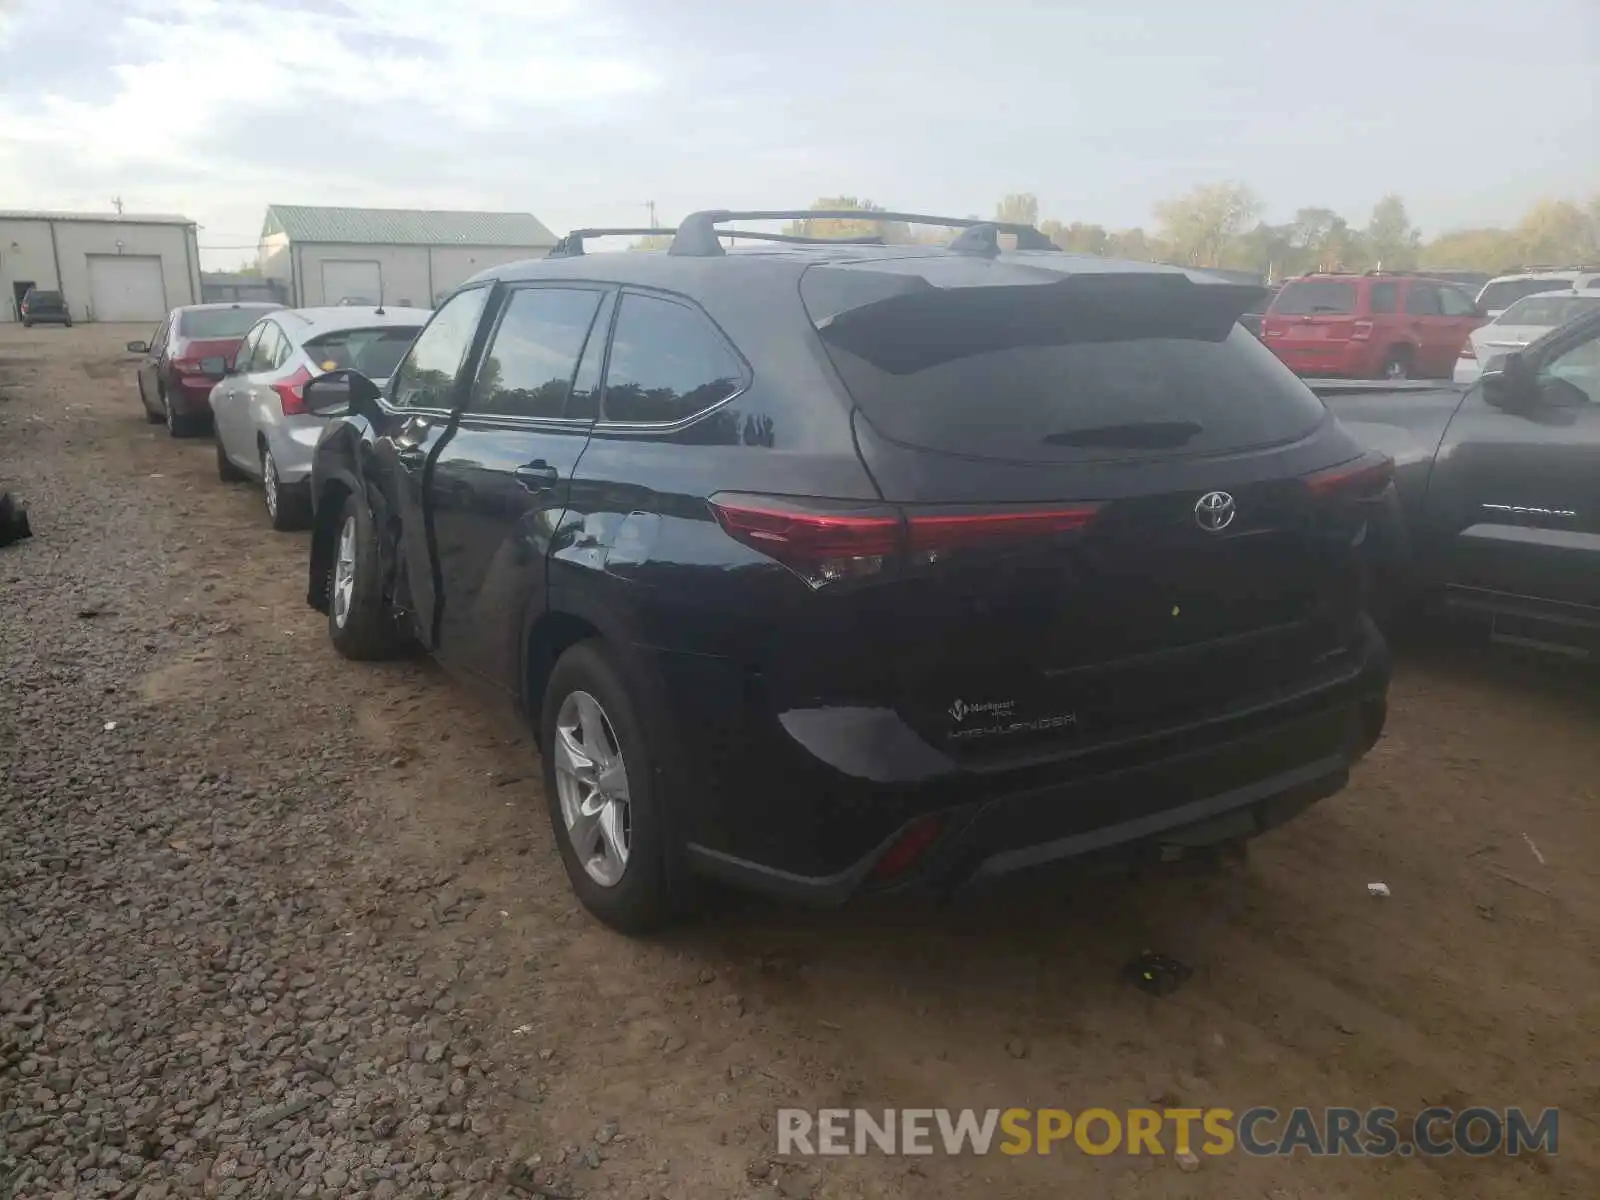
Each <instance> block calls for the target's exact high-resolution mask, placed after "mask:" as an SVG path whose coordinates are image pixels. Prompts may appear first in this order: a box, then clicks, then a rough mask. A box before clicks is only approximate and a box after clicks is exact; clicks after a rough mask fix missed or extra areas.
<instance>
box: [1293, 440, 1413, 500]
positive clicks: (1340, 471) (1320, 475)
mask: <svg viewBox="0 0 1600 1200" xmlns="http://www.w3.org/2000/svg"><path fill="white" fill-rule="evenodd" d="M1393 479H1394V459H1392V458H1390V457H1389V456H1388V455H1386V454H1378V453H1376V452H1374V453H1371V454H1365V455H1362V456H1361V457H1360V458H1357V459H1353V460H1352V461H1350V462H1347V463H1340V464H1339V465H1338V466H1337V467H1330V468H1328V469H1327V470H1326V471H1318V472H1316V473H1315V474H1313V475H1307V476H1306V477H1305V481H1306V487H1307V488H1309V489H1310V491H1311V494H1312V495H1313V496H1315V497H1316V498H1318V499H1327V500H1332V499H1348V500H1369V499H1372V498H1373V497H1375V496H1377V495H1379V494H1381V493H1382V492H1383V489H1384V488H1386V487H1388V486H1389V484H1390V483H1391V482H1392V481H1393Z"/></svg>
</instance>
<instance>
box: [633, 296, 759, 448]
mask: <svg viewBox="0 0 1600 1200" xmlns="http://www.w3.org/2000/svg"><path fill="white" fill-rule="evenodd" d="M743 379H744V370H743V367H742V365H741V364H740V362H739V360H738V359H737V358H735V357H734V355H733V352H732V351H731V350H729V349H728V347H727V345H726V344H725V343H724V342H723V340H722V337H721V335H719V334H718V333H717V331H716V329H715V327H714V326H713V325H712V324H711V322H710V320H709V319H708V318H707V317H705V316H704V315H703V314H702V313H700V312H698V311H697V310H695V309H693V308H690V307H689V306H688V305H686V304H679V303H677V302H675V301H671V300H662V299H658V298H657V297H654V296H641V295H638V294H634V293H629V294H626V295H624V296H623V297H622V309H621V311H620V312H618V314H617V328H616V332H615V333H613V334H612V336H611V363H610V366H609V367H607V369H606V388H605V400H604V410H605V419H606V420H608V421H635V422H645V423H649V424H666V423H669V422H673V421H681V420H684V419H685V418H687V417H692V416H694V415H695V414H696V413H699V412H704V411H705V410H706V409H708V408H710V407H712V406H713V405H715V404H720V403H721V402H722V401H724V400H726V399H727V398H728V397H729V396H731V395H733V394H734V393H735V392H737V391H738V390H739V388H740V387H741V386H742V385H743Z"/></svg>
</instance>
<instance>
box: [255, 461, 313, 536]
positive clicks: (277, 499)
mask: <svg viewBox="0 0 1600 1200" xmlns="http://www.w3.org/2000/svg"><path fill="white" fill-rule="evenodd" d="M261 494H262V497H263V499H264V500H265V501H266V505H267V519H268V520H270V521H271V522H272V527H273V528H274V529H276V530H277V531H278V532H279V533H288V532H289V531H291V530H295V529H304V528H305V527H306V526H307V525H308V524H309V523H310V521H311V496H310V493H309V492H308V490H307V488H306V486H305V485H303V484H286V483H284V482H283V480H281V479H279V478H278V464H277V462H276V461H275V460H274V459H273V457H272V451H271V450H270V449H268V448H267V447H266V446H263V447H262V448H261Z"/></svg>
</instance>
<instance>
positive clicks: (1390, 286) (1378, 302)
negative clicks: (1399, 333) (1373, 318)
mask: <svg viewBox="0 0 1600 1200" xmlns="http://www.w3.org/2000/svg"><path fill="white" fill-rule="evenodd" d="M1399 300H1400V285H1399V284H1398V283H1375V284H1373V285H1372V289H1371V290H1370V291H1369V292H1368V293H1367V311H1368V312H1370V313H1392V312H1394V311H1395V308H1396V306H1397V305H1398V303H1399Z"/></svg>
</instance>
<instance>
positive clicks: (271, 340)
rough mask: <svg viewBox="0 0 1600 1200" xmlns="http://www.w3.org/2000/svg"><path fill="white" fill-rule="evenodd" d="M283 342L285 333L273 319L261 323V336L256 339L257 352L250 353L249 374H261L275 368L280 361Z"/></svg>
mask: <svg viewBox="0 0 1600 1200" xmlns="http://www.w3.org/2000/svg"><path fill="white" fill-rule="evenodd" d="M282 342H283V334H281V333H280V332H278V327H277V326H276V325H274V324H273V323H272V322H271V321H263V322H262V323H261V336H260V337H259V338H258V339H257V340H256V348H255V352H254V353H252V354H251V355H250V367H249V370H248V372H247V373H248V374H251V375H260V374H262V373H263V372H266V371H270V370H272V369H273V366H274V365H275V363H276V361H278V352H279V348H280V346H281V344H282Z"/></svg>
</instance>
